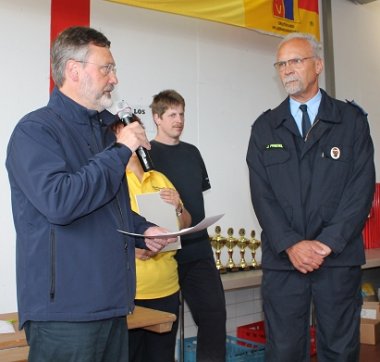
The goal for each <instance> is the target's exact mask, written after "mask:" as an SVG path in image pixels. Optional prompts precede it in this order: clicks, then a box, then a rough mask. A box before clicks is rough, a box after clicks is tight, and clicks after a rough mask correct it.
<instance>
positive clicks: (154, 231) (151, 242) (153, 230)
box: [144, 226, 177, 252]
mask: <svg viewBox="0 0 380 362" xmlns="http://www.w3.org/2000/svg"><path fill="white" fill-rule="evenodd" d="M167 232H168V230H167V229H165V228H162V227H159V226H151V227H150V228H148V229H146V230H145V232H144V235H146V236H154V235H158V234H165V233H167ZM176 241H177V238H176V237H167V238H146V239H145V244H146V246H147V247H148V248H149V249H150V250H152V251H154V252H158V251H160V250H161V249H163V248H164V247H165V246H166V245H168V244H170V243H174V242H176Z"/></svg>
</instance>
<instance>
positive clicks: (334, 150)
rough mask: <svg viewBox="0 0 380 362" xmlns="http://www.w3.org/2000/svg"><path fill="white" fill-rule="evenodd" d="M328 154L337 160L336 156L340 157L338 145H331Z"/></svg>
mask: <svg viewBox="0 0 380 362" xmlns="http://www.w3.org/2000/svg"><path fill="white" fill-rule="evenodd" d="M330 156H331V158H333V159H334V160H337V159H338V158H340V149H339V147H333V148H332V149H331V151H330Z"/></svg>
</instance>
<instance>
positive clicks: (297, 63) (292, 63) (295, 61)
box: [273, 55, 317, 72]
mask: <svg viewBox="0 0 380 362" xmlns="http://www.w3.org/2000/svg"><path fill="white" fill-rule="evenodd" d="M316 57H317V56H316V55H312V56H310V57H304V58H291V59H288V60H281V61H279V62H276V63H274V64H273V66H274V67H275V68H276V70H277V71H278V72H283V71H284V70H285V69H286V66H289V67H294V68H296V69H298V68H299V67H301V66H302V65H303V62H304V61H305V60H308V59H312V58H316Z"/></svg>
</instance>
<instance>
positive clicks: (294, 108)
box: [289, 90, 322, 135]
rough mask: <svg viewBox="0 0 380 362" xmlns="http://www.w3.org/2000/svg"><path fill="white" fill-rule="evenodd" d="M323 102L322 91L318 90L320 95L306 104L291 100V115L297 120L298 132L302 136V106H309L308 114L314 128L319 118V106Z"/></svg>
mask: <svg viewBox="0 0 380 362" xmlns="http://www.w3.org/2000/svg"><path fill="white" fill-rule="evenodd" d="M321 100H322V93H321V90H318V93H317V94H316V95H315V96H314V97H313V98H311V99H309V100H308V101H307V102H306V103H300V102H297V101H296V100H295V99H293V98H289V104H290V113H291V114H292V116H293V118H294V119H295V121H296V124H297V127H298V130H299V131H300V134H301V135H302V111H301V110H300V105H301V104H306V105H307V113H308V114H309V117H310V121H311V125H312V126H313V123H314V121H315V119H316V118H317V114H318V109H319V105H320V104H321Z"/></svg>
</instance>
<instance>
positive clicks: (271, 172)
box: [247, 90, 375, 270]
mask: <svg viewBox="0 0 380 362" xmlns="http://www.w3.org/2000/svg"><path fill="white" fill-rule="evenodd" d="M373 157H374V149H373V144H372V140H371V137H370V133H369V126H368V121H367V117H366V114H364V113H363V112H362V111H361V110H360V109H359V108H358V107H357V106H354V105H352V104H349V103H344V102H341V101H338V100H336V99H333V98H331V97H329V96H328V95H327V94H326V93H325V92H324V91H323V90H322V101H321V104H320V107H319V111H318V115H317V119H316V121H315V123H314V125H313V128H312V129H311V131H310V132H309V135H308V138H307V140H306V142H304V140H303V139H302V138H301V136H300V135H299V131H298V128H297V126H296V123H295V121H294V119H293V117H292V115H291V113H290V108H289V98H287V99H286V100H285V101H284V102H283V103H282V104H280V106H278V107H277V108H276V109H274V110H270V111H267V112H265V113H264V114H262V115H261V116H260V117H259V118H258V119H257V120H256V122H255V123H254V124H253V126H252V133H251V139H250V143H249V148H248V153H247V163H248V166H249V171H250V187H251V197H252V203H253V206H254V210H255V213H256V216H257V218H258V220H259V223H260V225H261V227H262V229H263V232H262V248H263V249H262V250H263V260H262V265H263V268H269V269H285V270H286V269H292V265H291V263H290V261H289V259H288V257H287V254H286V253H285V250H286V249H287V248H289V247H290V246H292V245H294V244H295V243H297V242H299V241H301V240H305V239H306V240H319V241H321V242H322V243H325V244H326V245H328V246H329V247H330V248H331V249H332V254H331V255H330V256H328V257H327V258H326V260H325V262H324V265H325V266H353V265H361V264H364V263H365V257H364V248H363V240H362V235H361V233H362V229H363V226H364V223H365V221H366V219H367V216H368V213H369V210H370V207H371V203H372V198H373V193H374V186H375V171H374V162H373Z"/></svg>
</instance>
